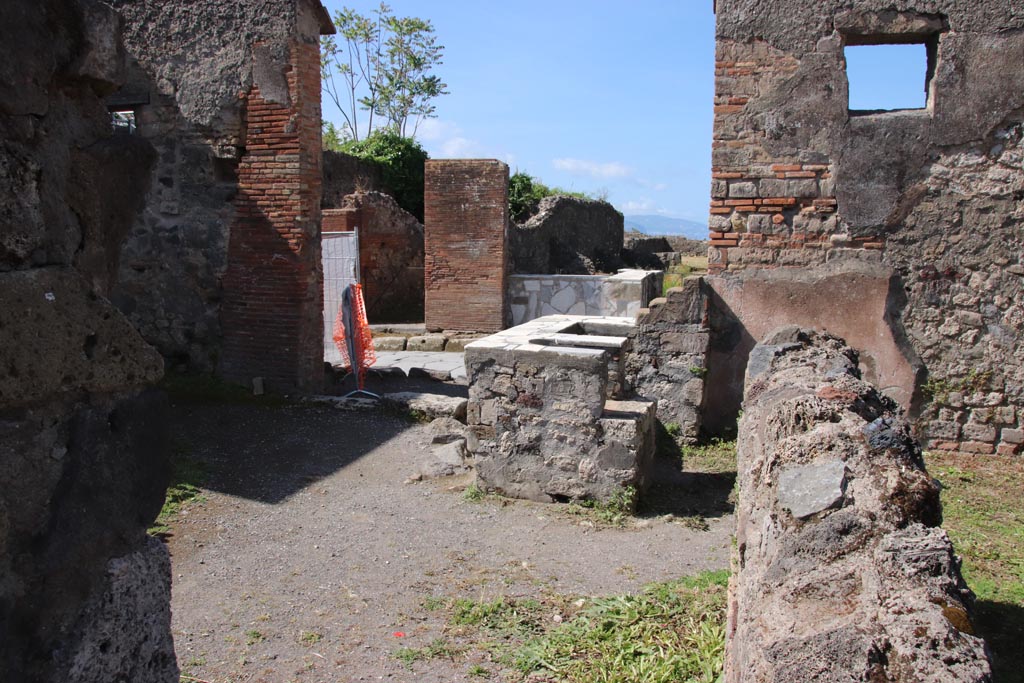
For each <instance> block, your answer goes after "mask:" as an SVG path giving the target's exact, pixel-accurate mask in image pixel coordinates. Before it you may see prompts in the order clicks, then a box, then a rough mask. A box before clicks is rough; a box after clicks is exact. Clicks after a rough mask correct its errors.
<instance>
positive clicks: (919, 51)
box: [845, 41, 931, 114]
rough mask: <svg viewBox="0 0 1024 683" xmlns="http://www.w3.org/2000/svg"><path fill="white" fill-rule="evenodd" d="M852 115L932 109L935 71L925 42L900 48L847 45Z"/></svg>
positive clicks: (847, 73)
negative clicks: (930, 97)
mask: <svg viewBox="0 0 1024 683" xmlns="http://www.w3.org/2000/svg"><path fill="white" fill-rule="evenodd" d="M845 55H846V77H847V80H848V81H849V83H850V103H849V109H850V113H851V114H871V113H876V112H881V111H895V110H900V109H925V108H927V107H928V85H929V81H930V80H931V79H930V76H931V68H930V62H929V49H928V45H927V44H925V42H924V41H922V42H918V43H905V44H899V45H847V46H846V48H845Z"/></svg>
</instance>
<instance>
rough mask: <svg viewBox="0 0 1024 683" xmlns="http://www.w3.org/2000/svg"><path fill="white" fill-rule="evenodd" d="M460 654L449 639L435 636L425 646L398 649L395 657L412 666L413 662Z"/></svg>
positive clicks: (451, 657) (449, 657) (448, 657)
mask: <svg viewBox="0 0 1024 683" xmlns="http://www.w3.org/2000/svg"><path fill="white" fill-rule="evenodd" d="M458 654H459V651H458V649H456V648H454V647H453V646H452V645H451V644H450V643H449V642H448V641H447V640H445V639H444V638H435V639H434V640H432V641H431V642H430V643H429V644H428V645H425V646H423V647H403V648H400V649H398V650H397V651H396V652H395V659H397V660H398V661H400V662H402V663H403V664H405V665H406V666H411V665H412V663H413V662H418V661H421V660H428V659H436V658H438V657H444V658H445V659H454V658H455V656H456V655H458Z"/></svg>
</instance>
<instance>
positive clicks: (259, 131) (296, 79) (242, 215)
mask: <svg viewBox="0 0 1024 683" xmlns="http://www.w3.org/2000/svg"><path fill="white" fill-rule="evenodd" d="M319 64H320V53H319V46H318V45H317V44H315V43H310V42H295V43H293V44H292V45H291V48H290V60H289V66H288V68H287V74H286V78H287V85H288V98H287V99H288V101H287V102H286V103H278V102H273V101H269V100H267V99H265V98H264V97H263V96H262V95H261V92H260V88H259V87H258V86H255V85H254V86H253V87H252V89H251V90H250V91H249V93H248V94H247V96H246V98H247V115H246V139H245V152H244V154H243V156H242V159H241V162H240V163H239V166H238V188H239V189H238V195H237V197H236V199H235V206H236V215H235V220H234V222H233V224H232V226H231V238H230V241H229V245H228V269H227V273H226V275H225V278H224V304H223V308H222V314H221V319H222V324H223V328H224V348H223V355H222V357H221V362H220V370H221V373H222V375H223V376H224V377H225V378H227V379H229V380H233V381H238V382H242V383H248V382H249V381H251V379H252V378H253V377H263V378H265V380H266V382H267V385H268V387H270V388H272V389H277V390H285V391H287V390H302V391H315V390H317V388H318V387H319V385H320V383H321V381H322V378H323V365H322V363H323V348H322V336H323V329H322V325H323V320H322V307H323V291H322V273H321V267H320V239H319V230H320V193H321V174H320V71H319Z"/></svg>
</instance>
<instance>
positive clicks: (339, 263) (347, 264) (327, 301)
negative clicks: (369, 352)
mask: <svg viewBox="0 0 1024 683" xmlns="http://www.w3.org/2000/svg"><path fill="white" fill-rule="evenodd" d="M320 244H321V247H322V252H323V256H322V259H323V267H324V361H325V362H327V363H340V362H341V353H340V352H339V351H338V349H337V347H336V346H335V345H334V321H335V320H337V318H338V309H339V308H340V307H341V297H342V294H344V293H345V288H346V287H348V286H349V285H350V284H353V283H356V282H359V231H358V229H357V230H352V231H349V232H325V233H322V234H321V241H320Z"/></svg>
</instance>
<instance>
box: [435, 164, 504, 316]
mask: <svg viewBox="0 0 1024 683" xmlns="http://www.w3.org/2000/svg"><path fill="white" fill-rule="evenodd" d="M424 203H425V206H424V214H425V215H424V225H423V234H424V278H425V283H424V289H425V293H424V299H425V302H424V303H425V307H426V311H425V320H426V326H427V329H428V330H466V331H475V332H497V331H498V330H501V329H504V327H505V320H506V315H505V313H506V310H507V306H506V299H505V285H506V278H507V275H508V251H507V248H506V245H507V242H508V166H507V165H505V164H503V163H501V162H500V161H495V160H493V159H438V160H428V161H427V166H426V180H425V188H424Z"/></svg>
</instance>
